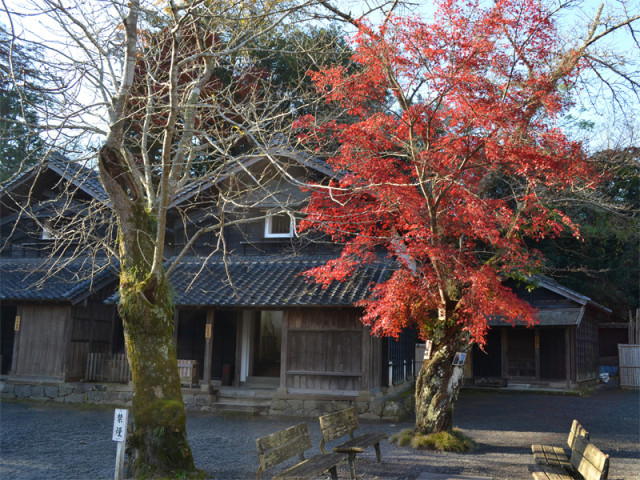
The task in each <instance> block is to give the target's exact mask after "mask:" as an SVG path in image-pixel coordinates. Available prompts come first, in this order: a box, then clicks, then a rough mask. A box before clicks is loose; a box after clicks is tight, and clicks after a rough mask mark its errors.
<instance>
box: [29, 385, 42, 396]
mask: <svg viewBox="0 0 640 480" xmlns="http://www.w3.org/2000/svg"><path fill="white" fill-rule="evenodd" d="M31 397H33V398H43V397H44V385H31Z"/></svg>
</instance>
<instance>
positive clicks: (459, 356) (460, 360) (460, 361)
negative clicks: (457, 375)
mask: <svg viewBox="0 0 640 480" xmlns="http://www.w3.org/2000/svg"><path fill="white" fill-rule="evenodd" d="M466 358H467V354H466V353H463V352H456V355H455V357H453V362H452V364H453V365H455V366H457V367H460V366H462V365H464V361H465V360H466Z"/></svg>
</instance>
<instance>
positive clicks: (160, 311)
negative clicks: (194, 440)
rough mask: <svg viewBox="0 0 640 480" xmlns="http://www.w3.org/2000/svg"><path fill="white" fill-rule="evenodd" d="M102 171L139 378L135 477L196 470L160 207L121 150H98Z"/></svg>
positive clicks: (131, 441)
mask: <svg viewBox="0 0 640 480" xmlns="http://www.w3.org/2000/svg"><path fill="white" fill-rule="evenodd" d="M99 167H100V174H101V178H102V181H103V184H104V186H105V189H106V190H107V191H108V192H109V194H110V198H111V202H112V205H113V209H114V211H115V212H116V217H117V220H118V250H119V257H120V301H119V304H118V312H119V314H120V316H121V318H122V322H123V326H124V335H125V343H126V348H127V356H128V359H129V364H130V367H131V374H132V378H133V388H134V391H133V404H132V413H133V419H134V421H133V428H132V433H131V434H130V436H129V437H128V444H127V452H128V454H129V464H128V473H129V475H130V476H135V477H138V478H139V477H144V478H162V477H167V476H175V474H176V473H178V472H193V471H195V466H194V462H193V456H192V454H191V449H190V447H189V444H188V442H187V431H186V415H185V410H184V403H183V400H182V391H181V386H180V377H179V375H178V364H177V360H176V351H175V347H174V345H173V336H172V334H173V328H174V324H173V302H172V299H171V290H170V285H169V282H168V280H167V278H166V276H165V273H164V269H163V268H162V263H161V262H160V263H159V264H158V263H157V262H156V261H154V260H155V259H157V258H162V252H163V244H162V242H159V241H158V238H159V237H160V238H162V236H160V235H158V229H159V228H163V222H158V213H157V210H154V209H153V208H150V207H148V206H147V202H146V200H145V198H144V195H141V194H140V188H139V187H138V186H137V184H136V181H135V178H134V177H133V176H132V175H131V174H130V171H129V170H128V165H127V162H126V160H125V156H124V155H123V153H122V151H121V150H120V149H117V148H113V147H111V146H110V145H105V146H104V147H102V149H101V150H100V156H99Z"/></svg>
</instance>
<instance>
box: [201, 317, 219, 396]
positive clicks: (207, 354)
mask: <svg viewBox="0 0 640 480" xmlns="http://www.w3.org/2000/svg"><path fill="white" fill-rule="evenodd" d="M215 314H216V312H215V310H207V323H206V325H205V331H204V372H203V377H204V378H203V379H202V386H201V388H202V390H207V391H208V390H209V388H210V387H209V385H210V383H211V357H212V353H213V320H214V318H215Z"/></svg>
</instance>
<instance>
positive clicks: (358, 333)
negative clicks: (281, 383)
mask: <svg viewBox="0 0 640 480" xmlns="http://www.w3.org/2000/svg"><path fill="white" fill-rule="evenodd" d="M285 319H286V322H285V323H286V325H287V331H286V352H287V355H286V367H285V376H286V379H285V385H286V388H287V389H289V390H290V391H291V392H300V393H306V392H326V393H345V394H346V393H352V394H354V393H355V394H357V393H358V392H359V391H361V390H362V389H363V386H365V387H367V386H368V385H367V384H370V383H371V382H372V377H373V375H375V372H372V371H371V370H372V368H371V367H372V363H373V362H374V360H373V357H375V353H376V352H375V351H374V350H375V348H376V347H375V346H374V345H372V342H371V337H369V336H368V335H366V332H363V330H364V328H363V325H362V323H361V322H360V320H359V318H358V312H357V310H356V309H334V310H330V309H312V310H294V311H287V312H286V313H285ZM378 359H379V357H378ZM378 372H379V371H378ZM378 376H379V373H378Z"/></svg>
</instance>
